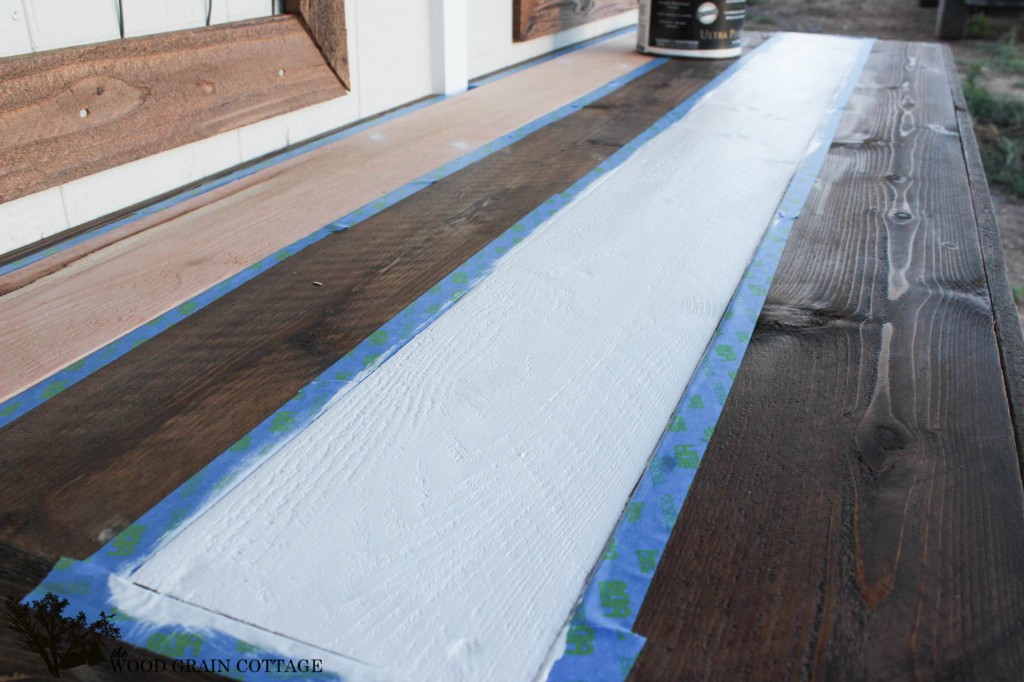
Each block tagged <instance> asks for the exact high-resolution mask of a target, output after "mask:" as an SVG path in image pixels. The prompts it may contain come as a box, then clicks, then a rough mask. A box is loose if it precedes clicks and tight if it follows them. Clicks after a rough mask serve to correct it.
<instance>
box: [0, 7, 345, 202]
mask: <svg viewBox="0 0 1024 682" xmlns="http://www.w3.org/2000/svg"><path fill="white" fill-rule="evenodd" d="M343 94H345V89H344V88H342V87H341V86H340V85H339V83H338V82H337V79H336V78H335V77H334V75H333V73H332V72H331V70H330V68H328V66H327V65H326V64H325V63H324V60H323V57H322V56H321V55H320V53H319V51H318V50H317V49H316V46H315V45H314V44H313V42H312V41H311V40H310V38H309V35H308V34H307V33H306V30H305V29H304V28H303V26H302V24H301V22H300V21H299V20H298V19H297V18H296V17H292V16H281V17H271V18H267V19H254V20H251V21H246V22H239V23H237V24H225V25H221V26H215V27H210V28H202V29H194V30H190V31H177V32H174V33H167V34H161V35H155V36H148V37H145V38H134V39H131V40H118V41H113V42H108V43H100V44H97V45H90V46H86V47H76V48H68V49H65V50H55V51H51V52H44V53H39V54H33V55H29V56H25V57H19V58H12V59H6V60H3V61H0V128H2V129H3V130H4V137H3V141H2V143H0V202H5V201H10V200H11V199H15V198H17V197H21V196H24V195H26V194H31V193H33V192H38V191H40V190H43V189H46V188H48V187H52V186H54V185H59V184H62V183H65V182H69V181H71V180H75V179H77V178H81V177H84V176H86V175H90V174H92V173H96V172H98V171H101V170H106V169H108V168H112V167H114V166H118V165H121V164H124V163H127V162H129V161H134V160H136V159H140V158H143V157H146V156H150V155H152V154H156V153H157V152H161V151H164V150H167V149H171V148H174V147H179V146H181V145H183V144H186V143H188V142H194V141H196V140H200V139H204V138H207V137H210V136H212V135H215V134H217V133H221V132H224V131H227V130H232V129H234V128H238V127H239V126H243V125H246V124H249V123H254V122H257V121H261V120H263V119H265V118H268V117H271V116H276V115H278V114H283V113H287V112H289V111H292V110H295V109H299V108H302V107H305V106H309V105H311V104H315V103H317V102H321V101H324V100H327V99H331V98H333V97H338V96H340V95H343Z"/></svg>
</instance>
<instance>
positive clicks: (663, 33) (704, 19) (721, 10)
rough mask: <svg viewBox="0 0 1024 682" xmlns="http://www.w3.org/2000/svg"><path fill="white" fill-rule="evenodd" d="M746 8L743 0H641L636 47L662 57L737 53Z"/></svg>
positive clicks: (741, 36) (718, 56)
mask: <svg viewBox="0 0 1024 682" xmlns="http://www.w3.org/2000/svg"><path fill="white" fill-rule="evenodd" d="M746 12H747V2H746V0H640V21H639V23H638V25H637V40H636V49H637V50H639V51H640V52H643V53H644V54H656V55H661V56H665V57H697V58H700V59H727V58H729V57H738V56H739V54H740V52H741V50H742V48H741V46H740V43H741V41H742V39H743V18H744V17H745V16H746Z"/></svg>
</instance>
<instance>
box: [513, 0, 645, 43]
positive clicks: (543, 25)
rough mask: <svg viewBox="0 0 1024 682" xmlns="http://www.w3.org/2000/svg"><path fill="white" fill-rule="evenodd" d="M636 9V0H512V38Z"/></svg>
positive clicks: (528, 37) (521, 38)
mask: <svg viewBox="0 0 1024 682" xmlns="http://www.w3.org/2000/svg"><path fill="white" fill-rule="evenodd" d="M636 8H637V0H512V39H513V40H515V41H516V42H522V41H524V40H532V39H533V38H539V37H540V36H546V35H550V34H552V33H558V32H559V31H564V30H566V29H570V28H572V27H573V26H579V25H581V24H586V23H588V22H591V21H597V20H598V19H604V18H605V17H611V16H614V15H616V14H621V13H622V12H628V11H629V10H632V9H636Z"/></svg>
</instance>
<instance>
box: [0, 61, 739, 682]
mask: <svg viewBox="0 0 1024 682" xmlns="http://www.w3.org/2000/svg"><path fill="white" fill-rule="evenodd" d="M665 61H666V60H664V59H659V60H654V61H652V62H650V63H648V64H647V65H645V66H643V67H640V68H639V69H636V70H635V71H633V72H631V73H630V74H627V75H625V76H623V77H621V78H619V79H616V80H615V81H612V82H611V83H608V84H607V85H605V86H603V87H602V88H599V89H598V90H595V91H594V92H592V93H590V94H589V95H587V96H586V97H583V98H581V99H579V100H577V101H575V102H573V103H571V104H569V105H566V106H565V107H562V108H560V109H559V110H557V111H555V112H552V113H550V114H547V115H545V116H543V117H541V118H540V119H538V120H536V121H534V122H532V123H531V124H529V125H527V126H524V127H523V128H520V129H519V130H517V131H515V132H513V133H510V134H509V135H507V136H505V137H503V138H501V139H500V140H496V141H494V142H492V143H490V144H488V145H485V147H484V148H482V149H480V150H477V151H476V152H472V153H470V154H467V155H466V156H464V157H462V158H460V159H458V160H457V161H454V162H452V163H451V164H448V165H446V166H444V167H442V168H440V169H438V170H436V171H433V172H431V173H429V174H427V175H426V176H425V177H424V178H421V179H420V180H418V181H416V182H415V183H411V184H410V185H407V186H405V187H403V188H400V189H399V190H396V191H395V192H393V193H391V194H390V195H388V196H387V197H385V198H384V199H382V200H380V201H378V202H374V203H373V204H371V205H369V206H366V207H363V208H362V209H360V210H359V211H356V212H354V213H353V214H351V215H349V216H346V217H345V218H343V219H342V220H340V221H337V222H336V223H332V224H331V225H328V226H327V227H325V228H323V229H322V230H321V231H319V232H318V233H316V234H313V235H310V236H309V237H307V238H306V239H304V240H301V241H300V242H297V243H296V244H293V245H292V246H290V247H288V248H286V249H283V250H282V251H281V252H279V253H278V254H275V255H274V256H272V257H270V258H268V259H265V260H264V261H262V262H260V263H257V264H256V265H254V266H252V267H251V268H250V269H249V270H247V271H245V272H242V273H239V274H238V275H236V277H235V278H232V279H231V280H228V281H227V282H225V283H223V284H221V285H218V286H217V287H214V288H213V289H211V290H209V291H207V292H204V294H202V295H200V296H198V297H196V298H195V299H193V300H192V301H189V302H188V303H187V304H184V305H183V306H180V307H179V308H178V309H177V310H175V311H172V312H171V313H168V314H167V315H165V316H162V317H161V318H158V319H157V320H154V322H153V323H150V324H149V325H146V326H144V327H142V328H140V329H139V330H136V331H135V332H132V333H131V334H129V335H127V336H126V337H124V338H122V339H120V340H118V341H116V342H114V343H113V344H111V345H110V346H108V347H107V348H104V349H102V350H101V351H99V352H97V353H95V354H94V355H93V356H91V357H90V358H87V359H86V360H85V361H83V362H82V363H80V366H78V367H76V368H75V369H74V370H71V371H70V372H69V371H65V372H62V373H60V374H58V375H57V376H55V377H54V378H53V379H51V380H49V381H47V382H44V383H43V385H42V386H41V387H36V388H35V389H32V390H30V391H27V392H25V393H23V394H21V395H19V396H18V397H16V398H15V399H12V400H10V401H8V402H7V403H5V404H4V405H0V413H2V414H3V416H2V417H0V420H3V421H0V426H2V425H3V424H5V423H9V422H10V421H13V420H14V419H16V418H17V417H18V416H20V415H22V414H24V413H25V412H26V411H27V410H28V409H31V408H32V407H33V406H35V405H38V404H40V403H41V402H42V401H44V400H46V399H47V398H48V397H50V396H52V395H55V394H56V393H59V391H60V390H63V389H64V388H66V387H67V386H70V385H72V384H73V383H75V382H76V381H79V380H81V379H82V378H84V376H86V375H87V374H88V373H89V372H91V371H95V370H96V369H98V368H99V367H102V366H103V365H105V364H108V363H109V362H112V361H113V360H114V359H116V358H117V357H120V355H123V354H124V353H126V352H128V351H129V350H130V349H131V348H133V347H134V346H136V345H138V344H139V343H143V342H145V341H146V340H148V339H149V338H152V336H154V335H155V334H157V333H159V331H162V330H163V329H166V328H167V327H169V326H170V325H172V324H174V323H175V322H177V321H179V320H181V319H183V318H184V317H187V316H188V315H191V314H194V313H195V311H197V310H199V309H201V308H202V307H204V306H206V305H208V304H209V303H211V302H212V301H214V300H216V299H217V298H219V297H220V296H222V295H224V294H225V293H227V292H228V291H230V290H232V289H234V288H236V287H237V286H239V285H240V284H242V283H244V282H245V281H248V280H249V279H252V278H253V277H255V276H256V275H257V274H259V273H260V272H262V271H264V270H266V269H267V268H269V267H272V266H273V265H274V264H276V263H277V262H278V261H281V260H284V259H285V258H287V257H288V256H290V255H291V254H293V253H295V252H297V251H299V250H301V249H302V248H304V247H305V246H308V245H309V244H312V243H314V242H316V241H318V240H319V239H322V238H324V237H326V236H327V235H328V234H330V233H331V232H337V231H339V230H343V229H347V228H348V227H350V226H351V225H354V224H356V223H358V222H359V221H361V220H365V219H366V218H368V217H369V216H371V215H373V214H375V213H377V212H379V211H381V210H384V209H385V208H387V207H388V206H390V205H392V204H394V203H396V202H397V201H400V200H401V199H404V198H405V197H407V196H410V195H411V194H413V193H415V192H416V191H418V190H419V189H421V188H422V187H425V186H428V185H429V184H431V183H432V182H435V181H436V180H438V179H441V178H443V177H445V176H446V175H449V174H451V173H453V172H455V171H457V170H459V169H461V168H464V167H466V166H468V165H469V164H471V163H473V162H475V161H477V160H479V159H481V158H483V157H485V156H487V155H488V154H490V153H493V152H494V151H497V150H499V149H501V148H503V147H506V146H508V145H509V144H512V143H513V142H515V141H516V140H519V139H522V138H523V137H525V136H526V135H528V134H530V133H531V132H533V131H535V130H537V129H539V128H541V127H543V126H545V125H547V124H549V123H552V122H554V121H556V120H558V119H560V118H562V117H564V116H566V115H568V114H570V113H572V112H573V111H576V110H579V109H580V108H582V107H584V106H586V105H587V104H589V103H590V102H592V101H594V100H596V99H598V98H600V97H602V96H604V95H605V94H607V93H609V92H611V91H612V90H614V89H616V88H619V87H621V86H622V85H624V84H625V83H627V82H629V81H631V80H633V79H635V78H637V77H639V76H641V75H643V74H644V73H647V72H648V71H650V70H652V69H654V68H656V67H657V66H659V65H661V64H662V63H664V62H665ZM725 75H726V74H723V76H720V77H719V79H717V80H716V81H713V83H712V84H709V87H711V86H713V84H715V83H717V82H720V81H721V80H722V79H723V78H724V77H725ZM699 94H700V93H698V96H699ZM691 106H692V104H683V105H682V106H681V107H679V108H677V109H676V110H674V111H673V112H671V113H670V114H669V115H667V116H666V117H665V118H664V119H662V120H661V121H659V122H657V123H656V124H655V125H654V126H653V127H652V128H650V129H648V130H647V131H645V132H644V133H642V134H641V135H640V136H639V137H637V138H636V139H634V140H633V141H632V142H630V143H628V144H627V145H625V146H624V147H623V148H621V149H620V150H618V151H617V152H616V153H615V154H613V155H612V156H610V157H609V158H608V159H606V160H605V161H604V162H602V163H601V164H599V165H598V166H597V167H596V168H595V169H594V170H593V171H591V172H590V173H589V174H588V175H587V176H585V177H584V178H581V179H580V180H579V181H577V182H576V183H574V184H573V185H572V186H571V187H570V188H569V189H567V190H565V191H563V192H560V193H559V194H557V195H554V196H552V197H550V198H549V199H548V200H547V201H545V202H544V203H543V204H541V205H540V206H539V207H537V208H536V209H535V210H534V211H532V212H531V213H530V214H529V215H527V216H526V217H524V218H523V219H522V220H520V221H519V222H517V223H515V224H514V225H512V226H511V227H510V228H509V229H508V230H506V231H505V232H504V233H502V234H501V235H500V236H499V237H497V238H496V239H495V240H494V241H492V242H491V243H490V244H488V246H486V247H485V248H484V249H482V250H481V251H480V252H478V253H477V254H475V255H474V256H472V257H471V258H470V259H469V260H467V261H466V262H465V263H463V264H462V265H461V266H460V267H458V268H457V269H456V270H454V271H453V272H452V273H449V275H447V276H446V277H445V278H444V279H443V280H441V281H440V282H438V283H437V284H436V285H435V286H434V287H432V288H431V289H430V290H429V291H427V292H426V293H425V294H423V295H422V296H420V297H419V298H418V299H417V300H416V301H414V302H413V303H412V304H410V305H409V306H408V307H407V308H406V309H405V310H403V311H402V312H400V313H399V314H398V315H396V316H395V317H394V318H392V319H391V320H390V321H388V322H387V323H386V324H385V325H384V326H382V327H381V328H380V329H378V330H377V331H375V332H374V333H372V334H371V335H370V336H369V337H368V338H367V339H365V340H364V341H363V342H362V343H360V344H358V345H357V346H356V347H355V348H354V349H353V350H352V351H351V352H350V353H348V354H347V355H346V356H345V357H343V358H341V359H340V360H339V361H338V362H337V363H335V364H334V365H333V366H332V367H330V368H329V369H328V370H326V371H325V372H323V373H322V374H321V375H320V376H319V377H317V379H315V380H314V381H313V382H311V383H310V384H309V385H307V386H306V387H305V388H304V389H303V390H302V391H300V392H299V393H298V394H297V395H296V396H295V397H293V398H292V399H291V400H290V401H289V402H288V403H287V404H285V405H284V406H283V407H282V408H281V409H279V410H278V411H276V412H275V413H274V414H272V415H271V416H270V417H268V418H267V419H266V420H265V421H264V422H263V423H261V424H260V425H258V426H257V427H256V428H255V429H253V430H252V431H251V432H250V433H249V434H247V435H246V436H244V437H243V438H241V439H240V440H239V441H238V442H237V443H235V444H234V445H233V446H232V447H231V448H229V449H228V450H227V451H226V452H224V453H223V454H222V455H220V456H219V457H217V458H216V459H215V460H214V461H213V462H211V463H210V464H208V465H207V466H206V467H204V468H203V469H202V470H200V471H199V472H198V473H197V474H196V475H195V476H193V477H192V478H190V479H189V480H188V481H186V482H185V483H184V484H182V485H181V486H180V487H179V488H178V489H176V490H175V491H174V492H172V493H171V494H170V495H169V496H168V497H167V498H165V499H164V500H162V501H161V502H160V503H159V504H157V505H156V506H155V507H153V508H152V509H151V510H149V511H148V512H147V513H146V514H144V515H143V516H142V517H141V518H139V519H138V520H136V522H135V523H133V524H131V525H130V526H128V527H127V528H125V529H124V530H123V531H121V532H120V533H119V534H118V535H117V536H115V537H114V538H113V539H112V540H110V542H108V543H107V544H106V545H105V546H104V547H102V548H101V549H100V550H99V551H98V552H96V553H95V554H93V555H92V556H91V557H89V558H88V559H86V560H85V561H72V560H70V559H62V560H61V561H60V563H59V564H58V566H57V568H55V569H54V571H52V572H51V574H50V575H49V576H47V578H46V580H45V581H44V582H43V583H42V584H40V585H39V586H38V587H37V588H36V590H34V591H33V592H32V593H31V594H30V595H28V596H27V597H26V598H25V600H24V601H25V602H28V601H31V600H33V599H39V598H41V597H42V596H44V595H45V593H46V592H48V591H51V592H54V593H55V594H58V595H61V596H64V597H66V598H67V599H69V600H70V602H71V604H72V610H73V611H74V610H79V609H80V610H83V611H85V612H86V614H87V615H88V616H89V617H90V619H93V618H95V617H96V616H97V615H98V614H99V611H100V610H106V611H110V610H112V609H115V608H116V607H115V604H114V600H113V595H112V593H111V590H110V587H109V584H110V581H111V580H124V579H125V578H126V577H128V576H130V574H131V572H132V571H133V570H134V569H135V568H136V567H137V566H139V565H140V564H141V563H142V562H143V561H144V560H145V558H146V557H148V556H150V555H151V554H152V552H154V551H155V550H156V549H157V548H158V546H159V545H160V543H162V542H164V541H166V540H167V539H169V538H170V537H171V536H173V534H175V532H176V531H178V530H179V529H180V528H182V527H183V526H184V525H185V524H187V522H188V520H189V519H190V518H193V517H194V516H195V515H196V514H198V513H201V510H202V509H203V508H205V507H206V506H207V505H209V504H211V503H212V502H214V501H216V499H218V498H219V497H220V496H222V495H224V494H226V493H227V492H228V491H229V490H230V489H231V488H233V487H234V486H235V485H237V484H238V483H239V482H240V481H241V480H243V479H244V478H245V476H246V475H247V474H248V473H249V472H251V471H252V470H254V469H255V468H256V467H258V466H259V465H260V464H261V463H262V462H264V461H266V460H267V458H268V457H269V456H270V455H272V454H273V452H275V451H276V450H277V449H278V448H280V447H281V446H282V445H283V444H284V443H285V442H286V441H287V440H288V439H289V438H291V437H292V436H293V435H294V434H295V433H297V432H298V431H299V430H301V429H302V428H303V427H305V426H306V425H307V424H309V423H310V422H311V421H312V420H313V419H315V418H316V417H317V416H318V415H319V414H320V413H321V412H322V411H323V410H324V409H325V406H326V404H327V403H328V401H330V400H331V399H332V398H334V397H335V396H336V395H338V394H339V393H340V392H341V391H343V390H346V389H348V388H351V387H352V386H355V385H356V384H357V383H358V382H359V381H360V380H361V379H362V378H363V377H364V376H366V375H367V374H368V373H369V372H371V371H373V370H374V369H375V368H376V367H378V366H379V365H380V364H381V363H382V362H384V361H385V360H386V359H387V358H388V357H390V356H391V355H393V354H394V353H395V352H397V351H398V350H399V349H400V348H401V347H402V346H403V345H404V344H405V343H406V342H407V341H408V340H409V339H411V338H412V337H413V336H415V334H417V333H418V332H419V331H421V330H422V329H424V328H426V327H427V326H428V325H429V324H430V323H431V322H433V321H434V320H435V319H437V318H438V317H439V316H440V315H441V314H442V313H443V312H444V311H445V310H446V309H447V308H449V307H450V306H451V305H453V304H454V303H456V302H457V301H458V300H459V299H460V298H461V297H462V296H463V295H464V294H465V293H466V292H467V291H468V290H469V289H470V288H471V287H473V286H474V285H475V284H476V283H477V282H479V281H480V280H482V279H483V278H484V277H485V276H486V275H487V274H488V273H489V272H490V271H491V269H492V268H493V267H494V265H495V263H496V262H497V261H498V260H499V259H500V258H501V257H502V256H503V255H505V254H506V253H507V252H508V251H509V250H510V249H512V248H514V247H515V246H516V245H517V244H518V243H519V242H521V241H522V240H523V239H524V238H525V237H526V236H527V235H529V234H530V233H531V232H532V231H533V230H535V229H536V228H537V227H538V226H539V225H540V224H542V223H543V222H545V221H546V220H547V219H548V218H550V217H551V216H552V215H554V214H555V213H557V212H558V211H559V210H560V209H562V208H563V207H564V206H565V205H567V204H568V203H569V202H570V201H572V200H573V198H575V196H576V195H577V194H579V193H580V192H581V191H582V190H583V189H584V188H586V187H587V186H589V185H590V184H591V183H592V182H594V181H595V180H597V179H598V178H599V177H600V176H601V175H602V174H604V173H605V172H607V171H609V170H611V169H613V168H615V167H616V166H618V165H619V164H621V163H622V162H623V161H624V160H625V159H626V158H628V157H629V156H630V155H632V154H633V152H635V151H636V149H638V148H639V147H640V146H641V145H642V144H644V143H645V142H647V141H648V140H650V139H651V138H652V137H654V136H655V135H657V134H658V133H660V132H661V131H662V130H664V129H665V128H666V127H668V126H669V125H671V124H672V123H674V122H675V121H677V120H678V119H679V118H681V117H682V116H683V115H684V114H685V112H686V111H688V110H689V108H690V107H691ZM56 382H60V383H56ZM47 387H51V388H50V389H49V390H48V389H47ZM54 387H56V388H54ZM119 618H120V622H119V623H118V624H119V625H120V626H121V628H122V633H121V638H122V639H123V640H124V641H127V642H130V643H132V644H135V645H137V646H140V647H144V648H149V649H152V650H155V651H159V652H163V651H164V649H162V648H161V647H160V646H156V647H155V645H154V643H156V644H161V643H162V642H168V641H175V642H180V641H188V642H192V643H195V642H196V641H197V640H195V639H194V638H193V639H189V638H190V637H194V636H195V635H196V634H197V633H192V632H186V631H183V630H181V629H174V628H161V627H158V626H155V625H153V624H151V623H145V622H142V621H138V620H135V619H134V618H133V615H132V614H121V615H120V616H119ZM154 636H157V639H156V640H154V639H153V638H154ZM202 637H203V639H202V640H201V641H202V642H205V644H203V645H202V646H204V647H206V648H203V649H202V651H203V653H202V655H203V656H206V657H208V658H212V657H216V656H218V655H221V654H227V653H230V652H232V651H235V652H237V651H240V650H246V651H248V650H249V649H251V648H252V647H250V646H249V645H248V644H245V643H242V642H237V641H236V640H234V639H233V638H231V637H230V636H228V635H225V634H223V633H213V634H212V635H211V634H210V633H204V634H203V635H202ZM252 655H253V656H254V657H257V658H261V657H262V658H267V657H271V658H273V657H278V658H280V655H278V654H274V653H273V652H267V651H254V652H253V653H252ZM263 677H264V676H263V675H262V674H261V673H260V674H254V675H250V674H245V675H244V679H263ZM296 679H303V678H301V677H299V678H296ZM317 679H324V678H323V677H317Z"/></svg>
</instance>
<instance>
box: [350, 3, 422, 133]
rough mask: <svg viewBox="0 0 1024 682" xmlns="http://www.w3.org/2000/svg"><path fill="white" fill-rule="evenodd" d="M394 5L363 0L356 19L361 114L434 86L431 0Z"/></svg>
mask: <svg viewBox="0 0 1024 682" xmlns="http://www.w3.org/2000/svg"><path fill="white" fill-rule="evenodd" d="M400 13H401V16H402V18H401V20H400V21H396V18H395V17H396V9H395V5H392V4H390V3H387V2H379V1H374V0H359V1H358V2H357V3H356V11H355V16H354V17H353V21H352V26H351V29H352V36H353V40H354V42H355V43H356V45H357V52H358V57H357V59H358V66H357V68H356V71H355V73H356V76H357V77H358V79H359V80H358V85H357V86H356V87H357V88H358V89H359V93H360V101H361V108H360V115H361V116H364V117H365V116H373V115H374V114H379V113H380V112H382V111H387V110H388V109H393V108H394V107H397V106H401V105H403V104H405V103H407V102H410V101H412V100H415V99H419V98H421V97H426V96H427V95H429V94H431V93H432V92H433V90H434V88H433V81H432V79H431V63H430V54H431V35H430V0H407V2H405V3H403V4H402V6H401V10H400Z"/></svg>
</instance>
